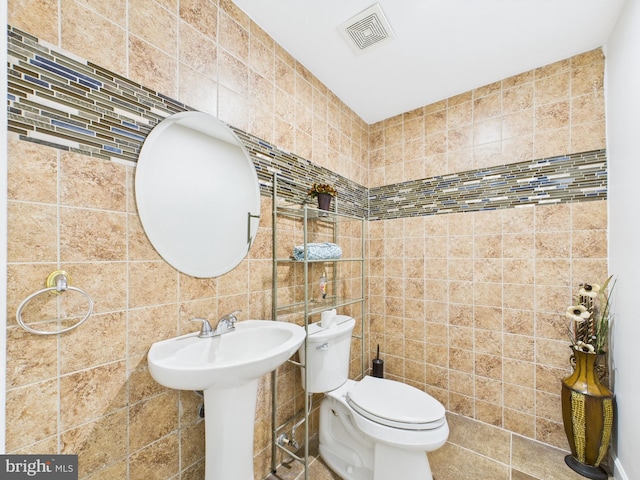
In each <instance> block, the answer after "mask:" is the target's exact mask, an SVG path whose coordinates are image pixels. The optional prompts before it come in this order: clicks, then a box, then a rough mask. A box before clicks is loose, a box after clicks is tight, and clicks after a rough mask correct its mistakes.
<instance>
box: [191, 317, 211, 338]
mask: <svg viewBox="0 0 640 480" xmlns="http://www.w3.org/2000/svg"><path fill="white" fill-rule="evenodd" d="M191 321H192V322H202V328H201V329H200V334H199V335H198V337H200V338H209V337H213V328H212V327H211V324H210V323H209V320H207V319H206V318H192V319H191Z"/></svg>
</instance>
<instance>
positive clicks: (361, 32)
mask: <svg viewBox="0 0 640 480" xmlns="http://www.w3.org/2000/svg"><path fill="white" fill-rule="evenodd" d="M339 30H340V31H341V32H342V34H343V36H344V37H345V38H346V39H347V41H348V43H349V45H351V48H353V50H354V51H355V52H356V53H361V52H362V51H363V50H365V49H366V48H369V47H371V46H373V45H379V44H380V43H383V42H386V41H388V40H391V39H392V38H394V34H393V30H392V29H391V26H390V25H389V22H388V21H387V19H386V18H385V16H384V14H383V13H382V9H381V8H380V5H379V4H377V3H376V4H375V5H373V6H371V7H369V8H367V9H366V10H364V11H362V12H360V13H359V14H358V15H356V16H355V17H353V18H351V19H349V20H348V21H346V22H344V23H343V24H342V25H341V26H340V28H339Z"/></svg>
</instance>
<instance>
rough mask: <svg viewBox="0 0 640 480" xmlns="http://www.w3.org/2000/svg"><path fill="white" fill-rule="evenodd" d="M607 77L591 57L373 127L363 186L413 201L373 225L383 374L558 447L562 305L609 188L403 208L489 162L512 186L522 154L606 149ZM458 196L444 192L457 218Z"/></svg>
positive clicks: (376, 330) (597, 269) (580, 278)
mask: <svg viewBox="0 0 640 480" xmlns="http://www.w3.org/2000/svg"><path fill="white" fill-rule="evenodd" d="M603 72H604V59H603V56H602V53H601V51H600V50H595V51H592V52H587V53H585V54H582V55H578V56H576V57H573V58H570V59H567V60H564V61H561V62H557V63H555V64H552V65H548V66H545V67H542V68H539V69H536V70H534V71H531V72H526V73H524V74H522V75H518V76H516V77H513V78H508V79H505V80H503V81H501V82H497V83H495V84H492V85H488V86H486V87H482V88H479V89H476V90H474V91H471V92H467V93H465V94H462V95H459V96H457V97H454V98H451V99H447V100H444V101H442V102H440V103H438V104H435V105H429V106H426V107H424V108H422V109H418V110H416V111H413V112H408V113H406V114H404V115H401V116H398V117H395V118H391V119H388V120H385V121H384V122H381V123H379V124H376V125H372V126H371V128H370V156H371V160H370V162H371V163H370V165H371V168H370V177H369V178H370V187H372V188H370V192H385V191H387V189H390V185H389V182H397V183H394V185H398V186H399V187H400V186H401V187H403V188H398V189H397V190H396V194H395V196H392V195H389V197H390V198H389V199H384V200H383V204H384V203H385V202H386V205H387V206H392V205H393V202H394V201H396V202H397V201H398V198H399V197H402V196H403V195H404V196H406V197H407V198H408V197H411V198H410V200H411V201H409V200H407V202H406V203H408V204H410V207H409V208H407V212H408V213H407V214H405V215H404V218H394V217H398V216H400V215H399V214H398V209H397V208H396V209H395V210H394V211H392V212H389V210H385V209H384V208H382V209H380V210H381V214H380V217H379V218H381V219H380V220H378V221H370V222H369V242H370V243H369V250H368V254H369V257H370V268H369V271H368V274H369V308H370V326H371V331H372V336H371V344H370V354H372V353H373V352H374V350H375V347H376V346H377V344H380V346H381V347H380V348H381V350H382V351H384V353H385V361H386V365H387V371H388V372H389V374H390V375H391V376H392V377H393V378H398V379H400V380H403V381H406V382H409V383H412V384H414V385H416V386H419V387H421V388H425V389H426V390H427V391H428V392H430V393H432V394H434V395H435V396H436V397H438V398H439V399H440V400H441V401H442V402H443V403H444V404H445V405H446V406H447V408H448V410H449V411H451V412H455V413H459V414H461V415H464V416H465V417H467V418H472V419H477V420H479V421H481V422H484V423H487V424H491V425H495V426H498V427H501V428H504V429H506V430H508V431H511V432H515V433H518V434H520V435H523V436H524V437H528V438H532V439H536V440H540V441H542V442H545V443H547V444H550V445H554V446H557V447H560V448H567V447H566V440H565V438H564V433H563V430H562V424H561V413H560V401H559V381H560V379H561V378H562V377H563V376H564V375H566V373H567V372H568V369H569V364H568V348H567V345H568V343H567V336H566V334H565V326H564V322H563V312H564V310H565V308H566V306H568V305H570V304H571V302H572V299H573V295H575V293H576V291H577V288H578V285H579V284H580V283H581V282H585V281H588V282H591V281H593V282H598V281H603V280H604V279H605V278H606V276H607V230H606V228H607V203H606V192H603V193H604V195H603V196H602V197H598V196H597V195H591V194H592V193H593V190H590V189H588V188H587V189H586V190H585V192H589V195H588V196H585V197H584V198H583V199H582V200H581V201H578V202H572V201H570V202H567V203H562V202H563V200H561V199H557V200H555V201H554V203H552V204H545V202H546V200H547V199H545V198H530V197H528V196H527V195H525V196H524V198H522V199H521V198H518V199H517V201H516V202H515V203H512V204H511V205H510V207H511V208H505V206H509V205H505V203H507V204H508V203H509V199H508V198H505V199H502V200H500V201H498V202H496V205H494V206H493V208H489V209H486V210H485V209H483V208H476V209H474V208H472V206H469V207H468V209H467V212H465V213H451V214H447V213H446V208H447V206H446V205H442V204H440V205H438V206H437V208H435V212H434V213H435V214H433V215H427V216H415V211H418V210H420V209H424V208H426V207H429V208H431V207H432V206H431V204H432V203H433V202H432V197H431V196H423V195H420V194H419V191H416V190H415V188H416V187H415V186H416V185H418V184H420V183H421V182H420V181H419V180H418V179H420V178H424V177H428V178H427V179H426V180H425V182H426V181H430V182H431V183H432V184H433V183H435V181H438V180H442V179H449V178H455V177H457V178H465V179H470V178H471V177H473V174H474V172H483V171H489V172H497V173H502V174H503V178H504V179H505V180H506V182H505V183H509V182H512V183H511V186H512V187H514V186H516V185H522V183H521V182H520V180H518V179H513V178H512V179H511V180H508V179H507V178H508V175H511V174H513V172H515V171H517V169H518V165H526V164H527V162H524V159H528V158H541V157H547V156H548V157H554V156H555V155H559V154H560V152H564V153H563V154H562V155H565V154H573V153H578V152H585V151H597V150H600V149H604V148H605V124H604V102H603V83H604V82H603ZM579 156H580V155H578V157H579ZM519 162H523V163H519ZM591 162H592V163H594V160H591ZM502 164H506V165H507V166H506V167H502V166H501V165H502ZM595 164H598V165H599V166H598V167H597V169H601V171H602V172H603V173H605V174H606V165H603V164H602V163H600V161H598V160H595ZM503 168H505V169H507V170H509V172H508V174H507V175H504V172H503V171H502V169H503ZM526 168H527V167H525V170H526ZM501 171H502V172H501ZM570 176H571V175H570ZM531 177H536V176H535V175H531ZM538 178H540V177H538ZM594 178H595V177H594ZM524 180H525V181H529V180H531V179H529V180H527V179H526V178H524ZM442 181H444V180H442ZM458 182H459V183H458V184H457V186H460V184H461V183H462V182H460V181H458ZM596 183H597V181H596ZM603 185H606V183H605V184H603ZM378 186H379V187H378ZM404 187H406V189H405V188H404ZM412 188H414V190H412ZM601 188H602V187H601ZM578 190H580V189H578ZM462 195H463V194H462V193H461V192H459V191H458V192H452V193H450V198H453V200H454V202H453V206H454V208H455V209H456V210H457V211H459V212H460V211H464V208H465V205H464V204H465V201H464V200H465V197H464V196H462ZM483 195H485V198H486V196H487V194H486V190H485V189H483V190H481V192H480V193H478V194H477V195H476V196H475V197H474V199H480V200H482V199H483ZM560 196H562V194H561V195H560ZM436 198H438V196H436ZM521 200H522V201H521ZM374 201H379V200H378V199H375V200H374V199H372V200H371V206H372V208H373V207H374ZM520 201H521V203H518V202H520ZM489 206H490V207H491V205H489ZM400 210H402V209H400ZM474 210H475V211H474Z"/></svg>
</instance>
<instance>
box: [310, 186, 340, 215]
mask: <svg viewBox="0 0 640 480" xmlns="http://www.w3.org/2000/svg"><path fill="white" fill-rule="evenodd" d="M337 194H338V192H337V191H336V189H335V188H333V187H332V186H331V185H327V184H326V183H314V184H313V186H312V187H311V188H310V189H309V191H308V192H307V195H309V196H311V197H318V208H319V209H320V210H330V208H331V199H332V198H333V197H335V196H336V195H337Z"/></svg>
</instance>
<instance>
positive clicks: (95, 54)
mask: <svg viewBox="0 0 640 480" xmlns="http://www.w3.org/2000/svg"><path fill="white" fill-rule="evenodd" d="M60 5H61V9H60V11H61V15H62V19H61V22H60V24H61V27H60V28H61V29H60V31H61V35H62V36H61V40H60V42H59V44H60V46H62V48H64V49H65V50H67V51H69V52H71V53H74V54H76V55H79V56H80V57H81V58H85V59H87V60H91V61H93V62H95V63H96V64H98V65H100V66H101V67H103V68H106V69H108V70H110V71H112V72H115V73H117V74H120V75H126V74H127V65H126V61H127V59H126V55H125V54H124V53H125V51H126V49H127V47H126V38H127V32H126V30H125V29H124V25H117V24H115V23H113V22H112V21H111V20H110V19H108V18H105V17H103V16H102V15H100V14H98V13H96V12H95V11H93V10H92V9H90V8H85V7H84V6H82V5H80V4H79V3H78V2H75V1H73V0H61V2H60ZM101 10H105V9H104V8H103V9H101ZM56 43H58V42H56Z"/></svg>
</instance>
